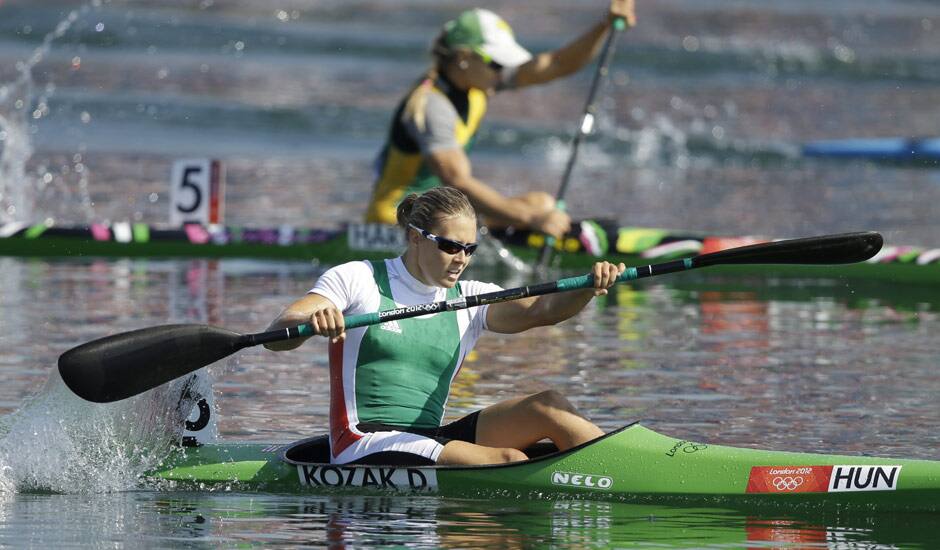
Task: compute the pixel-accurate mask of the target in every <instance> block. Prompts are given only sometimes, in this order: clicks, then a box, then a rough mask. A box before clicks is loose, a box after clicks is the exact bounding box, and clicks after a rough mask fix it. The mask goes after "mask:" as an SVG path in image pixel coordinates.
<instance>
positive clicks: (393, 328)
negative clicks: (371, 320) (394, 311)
mask: <svg viewBox="0 0 940 550" xmlns="http://www.w3.org/2000/svg"><path fill="white" fill-rule="evenodd" d="M379 329H381V330H387V331H389V332H394V333H395V334H401V327H400V326H398V321H385V322H384V323H382V324H381V325H379Z"/></svg>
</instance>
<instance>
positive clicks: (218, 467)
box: [149, 423, 940, 512]
mask: <svg viewBox="0 0 940 550" xmlns="http://www.w3.org/2000/svg"><path fill="white" fill-rule="evenodd" d="M327 445H328V444H327V441H326V437H325V436H321V437H319V438H311V439H307V440H303V441H300V442H297V443H295V444H287V445H279V444H261V443H222V444H207V445H203V446H199V447H194V448H184V449H181V450H180V452H179V453H177V454H176V455H174V456H173V457H171V459H170V460H169V461H168V463H167V464H166V465H165V466H164V467H163V468H161V469H159V470H157V471H154V472H152V473H151V474H150V476H149V477H150V478H151V479H153V480H160V481H161V482H166V481H169V482H171V485H172V486H175V487H182V488H189V487H197V488H200V489H213V488H222V487H224V488H230V489H236V490H254V491H268V492H304V491H308V492H310V491H312V492H326V491H354V492H356V493H362V492H395V491H403V492H418V493H431V494H438V495H441V496H448V497H470V498H489V497H493V496H515V497H523V498H542V497H546V496H568V497H575V498H586V499H597V500H620V501H625V502H667V503H676V502H678V503H689V504H691V503H703V502H704V503H708V504H724V505H729V506H742V507H748V508H750V507H761V506H783V507H793V506H801V507H825V508H832V507H835V508H838V509H845V508H854V509H864V510H866V511H872V510H886V511H887V510H893V511H899V510H900V511H934V512H936V511H940V462H938V461H927V460H903V459H888V458H873V457H857V456H838V455H821V454H810V453H792V452H780V451H763V450H756V449H742V448H734V447H724V446H719V445H709V444H704V443H696V442H692V441H686V440H682V439H675V438H672V437H668V436H664V435H661V434H659V433H656V432H654V431H652V430H649V429H647V428H645V427H643V426H641V425H639V424H637V423H634V424H630V425H628V426H626V427H624V428H622V429H620V430H617V431H615V432H611V433H609V434H607V435H605V436H604V437H602V438H599V439H597V440H595V441H592V442H589V443H586V444H584V445H581V446H580V447H576V448H574V449H569V450H568V451H565V452H552V451H554V449H553V448H552V447H551V446H549V445H545V444H542V445H540V446H539V447H537V448H534V449H531V450H530V452H531V453H532V455H530V456H534V455H540V456H534V457H532V458H530V459H529V460H527V461H524V462H518V463H513V464H500V465H484V466H460V467H455V466H432V467H424V466H422V467H402V466H360V465H342V466H339V465H331V464H329V463H328V460H327V459H328V446H327Z"/></svg>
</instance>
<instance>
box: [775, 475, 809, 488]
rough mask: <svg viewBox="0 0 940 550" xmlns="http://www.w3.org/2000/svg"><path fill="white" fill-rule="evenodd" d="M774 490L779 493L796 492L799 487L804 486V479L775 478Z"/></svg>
mask: <svg viewBox="0 0 940 550" xmlns="http://www.w3.org/2000/svg"><path fill="white" fill-rule="evenodd" d="M773 484H774V488H776V489H777V490H778V491H795V490H796V488H797V487H799V486H800V485H803V478H802V477H775V478H774V479H773Z"/></svg>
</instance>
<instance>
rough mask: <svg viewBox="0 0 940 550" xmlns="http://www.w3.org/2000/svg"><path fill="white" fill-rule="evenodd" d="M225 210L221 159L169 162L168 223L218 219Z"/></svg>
mask: <svg viewBox="0 0 940 550" xmlns="http://www.w3.org/2000/svg"><path fill="white" fill-rule="evenodd" d="M224 213H225V174H224V172H223V170H222V163H221V162H219V161H217V160H210V159H184V160H178V161H176V162H174V163H173V171H172V174H171V175H170V224H171V225H183V224H185V223H199V224H202V225H210V224H217V223H222V220H223V217H224Z"/></svg>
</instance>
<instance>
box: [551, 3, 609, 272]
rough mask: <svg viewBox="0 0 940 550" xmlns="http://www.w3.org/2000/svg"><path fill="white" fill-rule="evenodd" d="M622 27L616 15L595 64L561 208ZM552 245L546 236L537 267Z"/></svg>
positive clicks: (560, 193) (560, 192) (557, 200)
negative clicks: (598, 91)
mask: <svg viewBox="0 0 940 550" xmlns="http://www.w3.org/2000/svg"><path fill="white" fill-rule="evenodd" d="M624 27H626V24H625V22H624V20H623V19H622V18H619V17H618V18H617V19H615V20H614V23H613V28H612V29H611V31H610V33H609V34H608V35H607V41H606V42H605V43H604V50H603V52H602V53H601V59H600V62H598V64H597V70H596V71H594V78H593V79H592V80H591V88H590V90H589V91H588V97H587V102H586V103H585V105H584V113H583V114H582V115H581V124H580V125H579V126H578V131H577V132H576V133H575V135H574V139H573V140H572V142H571V154H570V155H568V163H567V164H566V165H565V172H564V174H563V175H562V177H561V186H559V187H558V193H556V194H555V204H556V206H557V207H558V208H559V209H561V210H564V209H565V194H566V193H567V192H568V185H569V183H570V181H571V173H572V172H573V171H574V165H575V162H576V161H577V159H578V149H579V148H580V147H581V140H582V139H584V136H587V135H590V134H591V132H593V131H594V122H595V119H596V111H597V105H596V104H595V102H594V98H595V96H597V90H598V89H599V88H600V83H601V79H602V78H603V77H604V76H606V75H607V67H608V65H609V64H610V60H611V58H612V57H613V53H614V46H615V45H616V43H617V36H618V35H620V31H621V30H623V29H624ZM554 246H555V238H554V237H551V236H546V238H545V245H544V246H542V250H541V252H539V260H538V264H537V267H538V268H539V269H541V268H544V267H545V265H546V264H547V263H548V259H549V258H550V257H551V253H552V247H554Z"/></svg>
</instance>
